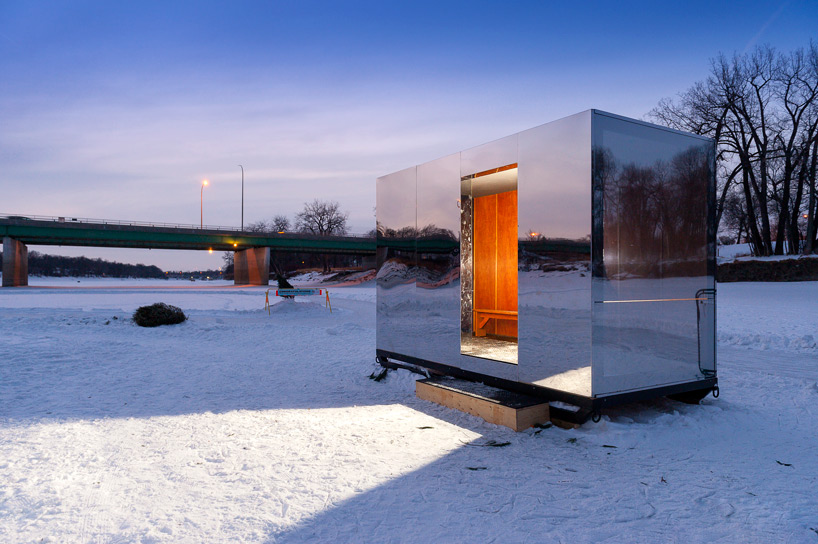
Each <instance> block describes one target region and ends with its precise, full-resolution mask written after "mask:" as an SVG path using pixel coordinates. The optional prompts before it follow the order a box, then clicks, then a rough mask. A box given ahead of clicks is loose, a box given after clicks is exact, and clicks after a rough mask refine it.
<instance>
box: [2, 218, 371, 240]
mask: <svg viewBox="0 0 818 544" xmlns="http://www.w3.org/2000/svg"><path fill="white" fill-rule="evenodd" d="M3 219H8V220H14V221H51V222H54V223H86V224H92V225H121V226H127V227H158V228H167V229H188V230H218V231H231V232H241V233H244V234H269V232H260V231H250V230H246V229H244V230H242V229H241V228H240V227H226V226H223V225H195V224H189V223H162V222H156V221H121V220H118V219H91V218H88V217H70V216H55V215H19V214H3V213H0V220H3ZM284 234H298V235H302V236H303V235H304V234H308V235H309V234H310V233H303V232H298V231H287V232H286V233H284ZM336 236H349V237H352V238H370V235H369V234H360V233H345V234H338V235H336Z"/></svg>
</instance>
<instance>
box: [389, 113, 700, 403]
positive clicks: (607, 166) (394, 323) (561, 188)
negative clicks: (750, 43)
mask: <svg viewBox="0 0 818 544" xmlns="http://www.w3.org/2000/svg"><path fill="white" fill-rule="evenodd" d="M713 152H714V146H713V142H712V141H711V140H707V139H704V138H698V137H695V136H692V135H685V134H682V133H678V132H675V131H670V130H666V129H662V128H659V127H655V126H653V125H648V124H646V123H641V122H638V121H633V120H629V119H625V118H621V117H617V116H614V115H611V114H606V113H602V112H597V111H595V110H592V111H587V112H584V113H580V114H577V115H574V116H571V117H567V118H565V119H561V120H559V121H555V122H552V123H548V124H546V125H542V126H540V127H536V128H534V129H531V130H527V131H525V132H521V133H519V134H516V135H513V136H510V137H507V138H503V139H501V140H497V141H495V142H491V143H488V144H485V145H482V146H479V147H476V148H473V149H469V150H466V151H463V152H461V153H457V154H454V155H449V156H447V157H443V158H441V159H438V160H436V161H432V162H429V163H425V164H422V165H420V166H417V167H413V168H408V169H406V170H402V171H400V172H396V173H394V174H390V175H388V176H384V177H382V178H379V179H378V181H377V224H378V265H379V269H378V274H377V347H378V349H381V350H386V351H390V352H394V353H398V354H403V355H407V356H411V357H416V358H420V359H425V360H428V361H433V362H438V363H442V364H446V365H451V366H455V367H458V368H461V369H464V370H469V371H472V372H477V373H481V374H485V375H488V376H495V377H500V378H505V379H508V380H515V381H521V382H526V383H533V384H537V385H540V386H543V387H548V388H552V389H557V390H561V391H565V392H569V393H573V394H578V395H583V396H606V395H610V394H614V393H618V392H624V391H633V390H638V389H646V388H653V387H658V386H662V385H670V384H675V383H684V382H690V381H695V380H699V379H702V378H705V377H710V376H712V375H714V374H715V290H714V285H715V283H714V271H715V230H714V228H715V214H714V198H715V190H714V183H715V177H714V170H713V169H714V155H713ZM512 164H517V165H518V166H517V192H518V195H517V201H518V206H517V213H518V225H517V226H518V274H517V280H518V298H517V301H518V324H517V325H518V358H517V361H518V364H511V363H508V362H501V361H495V360H489V359H485V358H480V357H473V356H469V355H463V354H462V353H461V343H460V338H461V336H460V335H461V331H462V329H463V328H464V323H465V324H468V320H469V319H471V317H470V315H469V314H470V312H469V311H468V310H469V308H468V300H467V299H468V293H469V289H470V287H469V285H470V283H469V282H470V281H471V278H470V276H469V275H470V267H471V265H470V256H469V255H468V252H466V253H463V252H462V251H461V248H462V247H468V244H465V246H464V245H463V236H464V233H463V230H462V229H463V223H462V222H461V208H462V207H464V206H466V207H468V206H469V202H468V198H469V196H470V195H469V194H465V193H463V189H462V187H463V184H462V183H461V180H463V179H464V178H468V177H469V176H473V175H475V174H477V173H482V172H486V171H488V170H491V169H495V168H500V167H504V166H506V165H512ZM467 192H468V191H467ZM466 215H468V214H466ZM466 236H468V232H467V233H466ZM462 301H466V304H465V306H464V305H463V304H462ZM464 308H465V310H464Z"/></svg>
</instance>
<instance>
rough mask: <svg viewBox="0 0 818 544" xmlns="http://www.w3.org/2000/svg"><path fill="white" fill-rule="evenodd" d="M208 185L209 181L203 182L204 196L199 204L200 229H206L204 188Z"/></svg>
mask: <svg viewBox="0 0 818 544" xmlns="http://www.w3.org/2000/svg"><path fill="white" fill-rule="evenodd" d="M206 185H207V180H206V179H205V180H202V195H201V201H200V202H199V228H200V229H203V228H204V188H205V186H206Z"/></svg>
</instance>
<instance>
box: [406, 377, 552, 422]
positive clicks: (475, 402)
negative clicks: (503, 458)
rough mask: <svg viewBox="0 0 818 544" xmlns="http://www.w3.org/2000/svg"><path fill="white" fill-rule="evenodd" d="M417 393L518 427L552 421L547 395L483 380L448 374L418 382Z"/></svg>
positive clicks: (456, 408)
mask: <svg viewBox="0 0 818 544" xmlns="http://www.w3.org/2000/svg"><path fill="white" fill-rule="evenodd" d="M415 394H416V395H417V396H418V398H420V399H423V400H428V401H431V402H435V403H437V404H441V405H443V406H446V407H449V408H454V409H455V410H460V411H461V412H466V413H468V414H471V415H473V416H477V417H481V418H483V419H485V420H486V421H488V422H489V423H494V424H496V425H505V426H506V427H509V428H511V429H514V430H515V431H522V430H524V429H527V428H529V427H531V426H533V425H534V424H536V423H546V422H547V421H549V409H548V403H547V402H545V401H544V400H543V399H541V398H537V397H531V396H528V395H523V394H520V393H514V392H512V391H506V390H505V389H498V388H496V387H490V386H488V385H484V384H482V383H475V382H469V381H466V380H460V379H457V378H450V377H445V376H444V377H435V378H427V379H425V380H418V381H417V382H415Z"/></svg>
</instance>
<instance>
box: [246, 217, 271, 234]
mask: <svg viewBox="0 0 818 544" xmlns="http://www.w3.org/2000/svg"><path fill="white" fill-rule="evenodd" d="M244 230H245V231H247V232H272V230H273V227H272V225H271V224H270V222H269V221H265V220H263V219H261V220H259V221H253V222H252V223H250V224H248V225H247V227H246V228H245V229H244Z"/></svg>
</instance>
